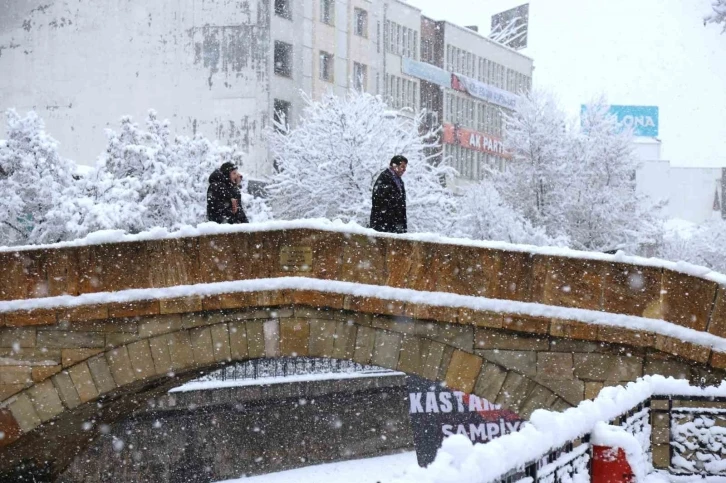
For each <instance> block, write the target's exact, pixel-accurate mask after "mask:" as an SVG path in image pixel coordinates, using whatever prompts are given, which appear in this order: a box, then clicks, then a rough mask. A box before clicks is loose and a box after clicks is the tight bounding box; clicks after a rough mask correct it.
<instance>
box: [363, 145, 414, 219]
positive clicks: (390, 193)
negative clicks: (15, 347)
mask: <svg viewBox="0 0 726 483" xmlns="http://www.w3.org/2000/svg"><path fill="white" fill-rule="evenodd" d="M406 167H408V159H406V158H405V157H404V156H401V155H396V156H394V157H393V158H391V162H390V164H389V166H388V169H386V170H385V171H383V172H382V173H381V174H380V175H379V176H378V179H377V180H376V183H375V184H374V185H373V206H372V207H371V222H370V227H371V228H373V229H374V230H376V231H385V232H388V233H406V231H407V230H408V222H407V219H406V186H405V185H404V183H403V180H402V179H401V176H403V173H405V172H406Z"/></svg>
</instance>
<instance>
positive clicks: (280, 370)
mask: <svg viewBox="0 0 726 483" xmlns="http://www.w3.org/2000/svg"><path fill="white" fill-rule="evenodd" d="M393 372H394V371H390V370H388V369H384V368H382V367H377V366H368V365H363V364H358V363H356V362H352V361H347V360H339V359H323V358H316V357H282V358H278V359H253V360H249V361H246V362H241V363H238V364H234V365H231V366H227V367H225V368H223V369H219V370H218V371H215V372H213V373H210V374H209V375H207V376H205V377H204V378H203V379H204V380H213V381H235V380H246V379H261V378H269V377H290V376H309V375H313V374H341V375H346V374H369V375H375V374H386V373H393Z"/></svg>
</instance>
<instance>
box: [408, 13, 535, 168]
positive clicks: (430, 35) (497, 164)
mask: <svg viewBox="0 0 726 483" xmlns="http://www.w3.org/2000/svg"><path fill="white" fill-rule="evenodd" d="M421 32H422V37H421V38H422V45H421V62H416V61H415V60H414V61H408V62H407V63H406V64H405V65H404V66H403V71H404V72H405V73H407V74H408V75H410V76H412V77H417V78H419V79H421V81H420V82H421V107H422V108H425V109H426V110H427V111H429V112H430V113H431V114H430V116H429V127H432V128H434V127H437V126H441V128H442V135H441V141H442V144H443V155H444V156H445V157H447V158H448V159H449V161H450V163H451V164H452V165H453V166H454V167H455V168H456V169H457V171H458V172H459V175H460V180H461V181H464V182H466V181H467V180H469V181H475V180H479V179H482V178H483V176H484V175H485V173H486V170H487V169H488V168H495V169H496V168H501V167H502V166H503V165H504V164H505V163H506V160H507V154H506V152H505V151H504V149H503V146H502V135H503V132H502V131H503V127H504V126H503V124H504V123H503V116H504V114H505V113H508V112H511V110H512V109H513V108H514V106H515V104H516V102H517V97H518V96H519V95H520V94H522V93H524V92H527V91H528V90H529V89H530V88H531V85H532V71H533V69H534V67H533V61H532V59H530V58H529V57H526V56H524V55H522V54H520V53H519V52H516V51H515V50H512V49H510V48H507V47H504V46H503V45H501V44H499V43H497V42H494V41H492V40H490V39H488V38H486V37H484V36H482V35H480V34H479V33H478V32H477V31H476V29H475V27H460V26H458V25H454V24H452V23H449V22H440V21H435V20H432V19H430V18H426V17H422V19H421Z"/></svg>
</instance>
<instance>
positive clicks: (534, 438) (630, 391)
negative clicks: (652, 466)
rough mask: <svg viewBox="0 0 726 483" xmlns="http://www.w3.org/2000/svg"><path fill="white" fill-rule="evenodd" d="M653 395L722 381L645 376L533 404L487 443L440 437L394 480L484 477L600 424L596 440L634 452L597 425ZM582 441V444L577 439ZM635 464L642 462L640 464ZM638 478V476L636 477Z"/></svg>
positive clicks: (431, 482)
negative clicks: (553, 406)
mask: <svg viewBox="0 0 726 483" xmlns="http://www.w3.org/2000/svg"><path fill="white" fill-rule="evenodd" d="M654 395H700V396H709V395H710V396H717V395H718V396H721V397H726V381H724V382H722V383H721V385H720V386H718V387H709V388H704V389H701V388H697V387H693V386H690V385H689V384H688V381H685V380H676V379H673V378H665V377H663V376H645V377H643V378H641V379H638V380H637V381H635V382H631V383H628V384H627V385H626V386H617V387H606V388H604V389H603V390H602V391H601V392H600V394H599V395H598V397H597V398H595V399H594V400H592V401H583V402H581V403H580V404H579V405H578V406H577V407H575V408H570V409H567V410H565V411H564V412H561V413H556V412H552V411H546V410H542V409H540V410H537V411H535V412H534V413H533V414H532V417H531V418H530V422H529V423H528V424H526V425H525V426H523V427H522V429H521V430H520V431H518V432H516V433H510V434H507V435H505V436H502V437H500V438H498V439H496V440H493V441H490V442H489V443H487V444H476V445H473V444H472V443H471V441H470V440H469V439H468V438H466V437H464V436H461V435H457V436H452V437H450V438H448V439H446V440H445V441H444V444H443V446H442V447H441V449H440V450H439V453H438V455H437V456H436V460H435V461H434V462H433V463H432V464H431V465H429V466H428V467H427V468H419V467H415V466H412V467H410V468H409V469H408V471H407V472H406V474H405V475H404V476H403V477H401V478H399V479H397V480H395V481H396V482H397V483H464V482H465V483H488V482H490V481H494V480H496V479H497V478H499V477H501V476H502V475H504V474H506V473H508V472H509V471H511V470H515V469H518V468H522V467H524V466H525V465H526V464H528V463H531V462H533V461H538V460H539V459H540V458H541V457H542V456H544V455H545V454H547V453H548V452H550V451H552V450H554V449H557V448H561V447H562V446H564V445H565V444H567V443H569V442H571V441H574V440H576V439H578V438H580V437H582V436H584V435H586V434H589V433H592V432H593V430H595V428H596V426H598V424H600V426H598V427H599V429H600V434H599V437H600V438H601V441H612V442H617V443H618V444H623V445H625V446H626V448H625V450H626V452H627V453H632V454H633V455H634V456H635V457H637V453H638V451H641V453H642V450H641V449H640V443H639V442H638V440H637V439H635V438H632V439H631V438H628V437H626V436H623V435H622V433H619V432H617V433H616V432H615V431H612V430H608V429H607V428H604V427H603V426H602V423H606V422H608V421H611V420H613V419H615V418H616V417H618V416H620V415H622V414H625V413H627V412H628V411H630V410H631V409H632V408H634V407H636V406H637V405H639V404H640V403H642V402H644V401H646V400H647V399H649V398H650V397H652V396H654ZM582 446H585V445H582ZM635 462H636V463H638V462H637V461H635ZM639 464H641V469H642V468H643V467H646V468H647V465H644V464H642V460H640V463H639ZM640 481H642V480H640Z"/></svg>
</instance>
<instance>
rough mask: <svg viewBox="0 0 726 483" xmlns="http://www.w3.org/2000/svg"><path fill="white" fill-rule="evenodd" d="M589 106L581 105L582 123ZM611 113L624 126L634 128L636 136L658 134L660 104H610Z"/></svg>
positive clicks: (655, 135)
mask: <svg viewBox="0 0 726 483" xmlns="http://www.w3.org/2000/svg"><path fill="white" fill-rule="evenodd" d="M585 112H587V106H586V105H585V104H582V105H581V106H580V123H581V124H582V123H584V120H585V115H584V114H585ZM610 113H611V114H612V115H613V116H615V117H616V118H617V119H618V122H619V123H621V124H622V125H624V126H627V127H631V128H633V135H634V136H642V137H657V136H658V106H618V105H614V106H610Z"/></svg>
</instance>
